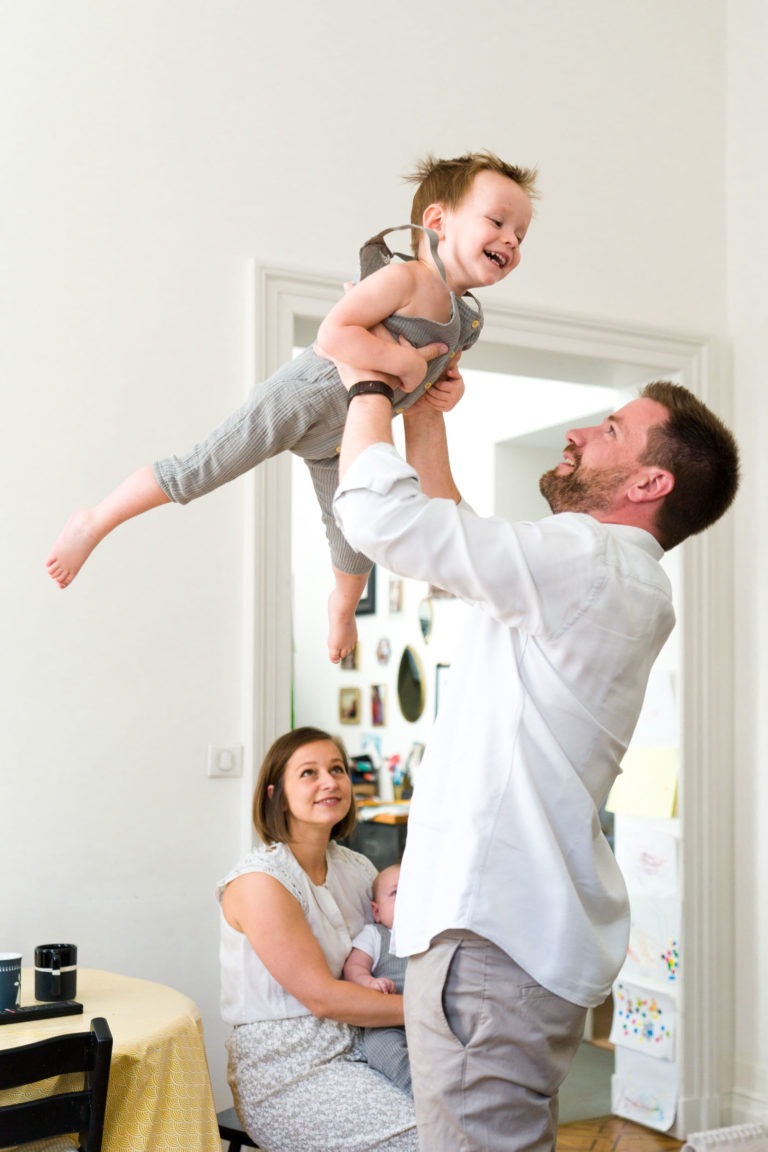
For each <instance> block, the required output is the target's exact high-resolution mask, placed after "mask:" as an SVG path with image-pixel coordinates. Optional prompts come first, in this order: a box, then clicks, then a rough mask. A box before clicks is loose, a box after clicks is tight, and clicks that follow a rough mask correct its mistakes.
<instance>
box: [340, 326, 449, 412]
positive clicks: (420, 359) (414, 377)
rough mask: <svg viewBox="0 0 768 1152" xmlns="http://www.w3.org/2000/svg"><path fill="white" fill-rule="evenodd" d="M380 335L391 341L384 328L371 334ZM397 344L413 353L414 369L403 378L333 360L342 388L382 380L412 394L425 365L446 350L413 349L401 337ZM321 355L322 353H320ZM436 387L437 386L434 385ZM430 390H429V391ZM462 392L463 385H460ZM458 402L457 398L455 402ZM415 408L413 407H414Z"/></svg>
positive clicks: (441, 346) (431, 346)
mask: <svg viewBox="0 0 768 1152" xmlns="http://www.w3.org/2000/svg"><path fill="white" fill-rule="evenodd" d="M380 333H381V334H382V335H381V339H382V340H383V339H386V340H388V341H390V342H391V341H392V336H391V334H390V333H389V332H387V330H386V328H383V327H382V328H375V329H373V334H374V335H376V336H378V335H379V334H380ZM398 343H399V344H400V345H401V346H402V347H403V348H407V349H408V350H409V351H410V352H412V353H413V363H414V364H415V365H416V367H415V368H414V369H413V370H412V371H411V372H410V373H409V374H408V375H407V376H405V377H400V376H388V375H387V374H386V373H385V372H377V371H376V370H375V369H366V368H361V367H360V365H353V364H342V363H341V362H340V361H339V360H334V364H335V365H336V369H337V371H338V373H339V376H340V377H341V382H342V384H343V385H344V387H345V388H346V389H347V390H349V389H350V388H351V387H352V385H353V384H356V383H357V382H358V380H382V381H383V382H384V383H385V384H389V385H390V387H392V388H402V389H403V391H404V392H412V391H413V390H414V388H417V387H418V385H419V384H420V383H421V381H422V380H423V379H424V376H425V375H426V371H427V368H426V366H427V364H428V363H429V361H430V360H434V359H435V357H436V356H442V355H443V354H444V353H445V352H447V350H448V348H447V345H445V344H441V343H438V344H425V345H424V347H423V348H414V347H413V345H412V344H409V343H408V341H407V340H405V339H403V337H402V336H401V337H400V339H399V341H398ZM321 354H322V352H321ZM434 387H437V385H434ZM431 390H432V389H430V391H431ZM462 390H463V385H462ZM457 401H458V397H457V398H456V401H455V402H457ZM414 407H415V405H414Z"/></svg>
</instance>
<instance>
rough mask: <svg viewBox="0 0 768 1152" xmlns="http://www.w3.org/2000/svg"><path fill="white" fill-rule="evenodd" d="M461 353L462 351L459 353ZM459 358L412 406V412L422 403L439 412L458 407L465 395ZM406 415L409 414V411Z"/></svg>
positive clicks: (453, 361) (452, 362)
mask: <svg viewBox="0 0 768 1152" xmlns="http://www.w3.org/2000/svg"><path fill="white" fill-rule="evenodd" d="M460 355H461V353H459V356H460ZM458 360H459V358H458V356H457V357H456V358H455V359H454V360H452V361H451V363H450V364H449V365H448V367H447V368H446V370H445V372H444V374H443V376H442V378H441V379H440V380H436V381H435V383H434V384H433V385H432V387H431V388H429V389H428V390H427V391H426V392H425V393H424V395H423V396H422V398H421V399H420V400H417V401H416V403H415V404H413V405H412V406H411V408H410V409H409V411H410V412H413V410H414V408H419V407H421V405H422V404H423V405H424V406H425V407H429V408H435V409H436V410H437V411H438V412H450V411H451V409H452V408H455V407H456V405H457V404H458V402H459V400H461V398H462V396H463V395H464V379H463V377H462V375H461V372H459V368H458ZM405 415H406V416H407V415H408V413H405Z"/></svg>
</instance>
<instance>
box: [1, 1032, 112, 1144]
mask: <svg viewBox="0 0 768 1152" xmlns="http://www.w3.org/2000/svg"><path fill="white" fill-rule="evenodd" d="M111 1060H112V1033H111V1032H110V1030H109V1025H108V1024H107V1022H106V1020H104V1019H103V1018H102V1017H100V1016H99V1017H96V1019H95V1020H92V1021H91V1030H90V1032H72V1033H70V1034H69V1035H63V1036H52V1037H51V1039H50V1040H39V1041H38V1042H37V1043H36V1044H22V1045H21V1046H19V1047H17V1048H7V1049H5V1050H3V1051H0V1089H7V1088H20V1087H22V1085H26V1084H34V1083H36V1082H37V1081H38V1080H46V1079H47V1078H48V1077H49V1076H62V1075H64V1074H65V1073H70V1072H75V1073H77V1072H82V1073H83V1074H84V1080H83V1088H82V1089H81V1090H80V1091H75V1092H59V1093H57V1094H54V1095H48V1096H41V1097H40V1098H39V1099H33V1100H26V1101H24V1102H23V1103H19V1104H5V1105H2V1104H0V1148H7V1147H8V1146H9V1145H14V1144H21V1145H24V1144H26V1143H29V1141H31V1140H40V1139H42V1138H43V1137H46V1136H61V1135H64V1134H65V1133H71V1132H76V1133H77V1135H78V1139H79V1141H80V1147H81V1150H82V1152H101V1140H102V1135H103V1133H104V1112H105V1109H106V1104H107V1085H108V1084H109V1066H110V1062H111Z"/></svg>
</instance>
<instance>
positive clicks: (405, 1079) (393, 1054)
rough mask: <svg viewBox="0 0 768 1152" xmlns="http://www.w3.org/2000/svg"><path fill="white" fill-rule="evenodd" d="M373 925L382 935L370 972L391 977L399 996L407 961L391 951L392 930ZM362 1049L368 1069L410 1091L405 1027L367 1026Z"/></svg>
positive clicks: (405, 1090)
mask: <svg viewBox="0 0 768 1152" xmlns="http://www.w3.org/2000/svg"><path fill="white" fill-rule="evenodd" d="M375 928H376V930H377V932H378V933H379V935H380V936H381V952H380V953H379V959H378V962H377V963H376V964H374V966H373V969H372V972H371V974H372V975H373V976H385V977H387V978H388V979H390V980H393V981H394V984H395V991H396V992H399V993H400V994H401V995H402V992H403V983H404V982H405V966H406V963H407V960H406V959H405V957H403V956H395V955H394V954H393V953H392V952H390V950H389V946H390V940H391V936H392V933H391V932H390V930H389V928H386V927H385V926H384V925H383V924H376V925H375ZM363 1051H364V1052H365V1058H366V1060H367V1061H368V1063H369V1064H370V1066H371V1068H375V1069H376V1071H377V1072H383V1073H384V1075H385V1076H386V1077H387V1078H388V1079H389V1080H392V1081H393V1082H394V1083H395V1084H397V1086H398V1088H402V1089H403V1091H404V1092H411V1093H412V1091H413V1089H412V1087H411V1064H410V1061H409V1059H408V1045H407V1043H406V1039H405V1028H397V1027H392V1028H366V1029H365V1031H364V1032H363Z"/></svg>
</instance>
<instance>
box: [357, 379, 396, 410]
mask: <svg viewBox="0 0 768 1152" xmlns="http://www.w3.org/2000/svg"><path fill="white" fill-rule="evenodd" d="M355 396H386V398H387V400H389V402H390V404H394V402H395V390H394V388H393V387H392V386H391V385H390V384H385V383H384V381H383V380H358V382H357V384H353V385H352V387H351V388H350V389H349V391H348V392H347V407H349V405H350V404H351V402H352V401H353V400H354V398H355Z"/></svg>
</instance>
